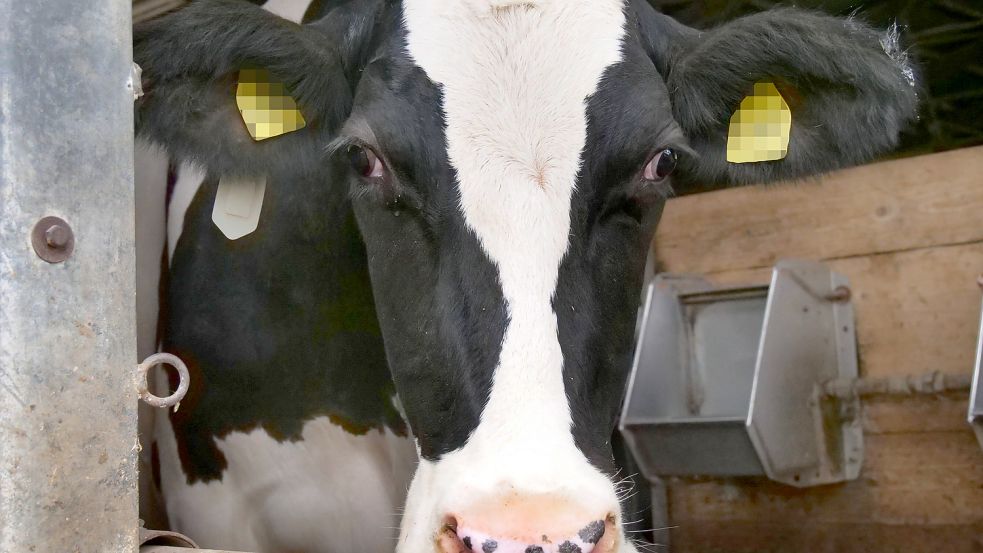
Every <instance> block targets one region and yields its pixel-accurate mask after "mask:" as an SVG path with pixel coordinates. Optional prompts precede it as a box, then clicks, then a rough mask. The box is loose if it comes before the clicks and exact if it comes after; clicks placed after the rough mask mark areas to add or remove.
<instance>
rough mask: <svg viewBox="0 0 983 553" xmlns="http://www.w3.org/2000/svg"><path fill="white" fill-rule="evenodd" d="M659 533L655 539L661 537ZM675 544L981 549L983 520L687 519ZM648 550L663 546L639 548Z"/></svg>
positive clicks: (864, 552)
mask: <svg viewBox="0 0 983 553" xmlns="http://www.w3.org/2000/svg"><path fill="white" fill-rule="evenodd" d="M658 539H659V538H658V536H657V537H656V540H658ZM672 545H673V547H672V549H671V551H674V552H687V553H798V552H802V553H979V552H980V551H983V524H976V525H972V524H962V525H905V526H899V525H890V524H839V523H838V524H828V523H821V524H817V523H812V522H808V521H805V522H803V523H802V524H797V525H788V524H781V523H777V524H776V523H772V522H768V521H757V522H732V521H724V522H721V521H716V520H701V521H689V522H687V523H686V524H682V525H680V526H679V527H678V528H674V529H673V530H672ZM640 551H644V552H646V553H659V552H664V551H669V549H667V548H665V547H658V546H650V547H647V548H640Z"/></svg>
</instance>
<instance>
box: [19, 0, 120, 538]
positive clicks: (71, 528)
mask: <svg viewBox="0 0 983 553" xmlns="http://www.w3.org/2000/svg"><path fill="white" fill-rule="evenodd" d="M131 50H132V48H131V39H130V2H128V1H126V2H124V1H120V0H86V1H84V2H79V1H76V0H61V1H54V0H48V1H42V2H23V1H20V0H0V552H4V553H8V552H9V553H19V552H35V553H46V552H51V553H72V552H78V553H104V552H127V553H132V552H135V551H136V550H137V472H136V461H137V448H136V446H137V442H136V424H137V420H136V416H137V415H136V412H137V396H136V391H135V386H134V376H133V371H134V366H135V365H136V362H137V359H136V339H135V335H134V333H135V321H134V318H135V311H134V243H133V236H134V233H133V95H132V91H131V90H130V89H129V86H131V83H129V82H128V81H129V78H130V70H131V63H132V52H131ZM47 216H52V217H57V218H58V219H60V221H58V220H54V219H49V220H47V221H45V222H44V223H43V224H41V225H40V226H39V229H38V231H37V232H36V233H35V234H34V241H33V243H32V230H34V227H35V226H36V225H37V224H38V222H39V221H41V220H42V219H43V218H44V217H47ZM36 250H37V251H36ZM42 258H43V259H42ZM46 260H47V261H46Z"/></svg>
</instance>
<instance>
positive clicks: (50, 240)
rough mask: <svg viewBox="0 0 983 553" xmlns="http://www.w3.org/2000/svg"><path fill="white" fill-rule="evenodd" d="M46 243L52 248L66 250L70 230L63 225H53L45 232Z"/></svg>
mask: <svg viewBox="0 0 983 553" xmlns="http://www.w3.org/2000/svg"><path fill="white" fill-rule="evenodd" d="M44 241H45V243H47V244H48V246H50V247H52V248H55V249H58V250H61V249H64V248H65V246H67V245H68V229H66V228H65V227H63V226H61V225H51V226H50V227H48V230H46V231H44Z"/></svg>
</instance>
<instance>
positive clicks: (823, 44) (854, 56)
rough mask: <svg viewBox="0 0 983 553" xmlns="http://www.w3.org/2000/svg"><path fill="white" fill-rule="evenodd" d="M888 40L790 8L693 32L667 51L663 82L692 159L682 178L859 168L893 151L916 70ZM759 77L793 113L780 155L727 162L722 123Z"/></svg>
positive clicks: (767, 177) (853, 24)
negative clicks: (682, 45)
mask: <svg viewBox="0 0 983 553" xmlns="http://www.w3.org/2000/svg"><path fill="white" fill-rule="evenodd" d="M895 41H896V36H894V35H892V34H890V33H887V34H885V33H881V32H877V31H875V30H873V29H871V28H870V27H868V26H866V25H865V24H863V23H862V22H860V21H858V20H856V19H842V18H835V17H829V16H826V15H822V14H819V13H815V12H810V11H805V10H798V9H774V10H770V11H766V12H762V13H758V14H755V15H750V16H747V17H744V18H741V19H738V20H735V21H732V22H729V23H726V24H724V25H722V26H720V27H719V28H717V29H714V30H712V31H708V32H706V33H702V34H701V35H699V37H693V36H692V35H691V36H690V37H688V41H687V42H688V46H689V48H687V49H685V50H673V51H672V53H674V57H673V58H672V59H670V60H669V64H668V65H669V67H668V74H667V75H666V78H667V84H668V87H669V90H670V93H671V94H672V106H673V114H674V116H675V118H676V120H677V121H679V124H680V125H682V127H683V128H684V129H685V131H686V133H687V136H689V138H690V143H691V144H692V145H693V147H694V148H695V149H696V150H697V151H698V152H699V153H700V157H699V159H694V160H689V163H687V164H686V170H687V175H686V176H687V178H688V179H691V180H692V181H696V182H704V183H721V184H750V183H758V182H770V181H774V180H779V179H791V178H796V177H801V176H805V175H811V174H815V173H819V172H825V171H830V170H833V169H837V168H840V167H844V166H848V165H855V164H858V163H863V162H865V161H869V160H871V159H873V158H874V157H875V156H876V155H878V154H880V153H881V152H884V151H886V150H889V149H891V148H893V147H894V146H896V145H897V142H898V139H899V135H900V133H901V131H902V130H903V129H904V128H905V127H906V126H907V125H908V124H909V123H910V122H911V121H912V120H913V119H914V118H915V116H916V113H917V104H918V96H917V88H916V83H915V81H914V69H913V68H912V67H911V66H910V65H906V63H907V62H906V60H905V59H904V57H903V56H901V52H899V51H898V45H897V44H896V43H895ZM888 54H891V55H888ZM906 73H907V74H906ZM765 79H773V80H774V81H775V82H776V84H777V85H778V86H779V90H780V91H782V92H783V95H784V96H785V97H786V100H787V101H789V103H790V106H791V109H792V130H791V138H790V141H789V148H788V155H787V157H786V158H785V159H783V160H780V161H773V162H763V163H745V164H733V163H727V162H726V139H727V128H728V123H729V121H730V116H731V114H733V113H734V111H735V110H736V108H737V106H738V104H739V103H740V101H741V99H743V98H744V96H746V95H747V94H748V92H749V91H750V89H751V86H752V85H753V84H754V83H755V82H756V81H759V80H765Z"/></svg>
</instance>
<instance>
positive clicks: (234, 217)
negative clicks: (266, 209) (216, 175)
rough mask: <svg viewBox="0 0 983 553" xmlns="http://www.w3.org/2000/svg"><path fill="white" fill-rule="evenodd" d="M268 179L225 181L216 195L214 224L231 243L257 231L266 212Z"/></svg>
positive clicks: (220, 181) (222, 181)
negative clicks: (260, 217)
mask: <svg viewBox="0 0 983 553" xmlns="http://www.w3.org/2000/svg"><path fill="white" fill-rule="evenodd" d="M265 194H266V176H265V175H262V176H259V177H222V178H221V179H220V180H219V181H218V191H217V192H216V193H215V206H214V207H212V222H214V223H215V226H217V227H218V228H219V230H221V231H222V234H224V235H225V237H226V238H228V239H229V240H236V239H238V238H242V237H243V236H245V235H247V234H249V233H251V232H253V231H254V230H256V227H257V226H259V213H260V211H262V210H263V196H264V195H265Z"/></svg>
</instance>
